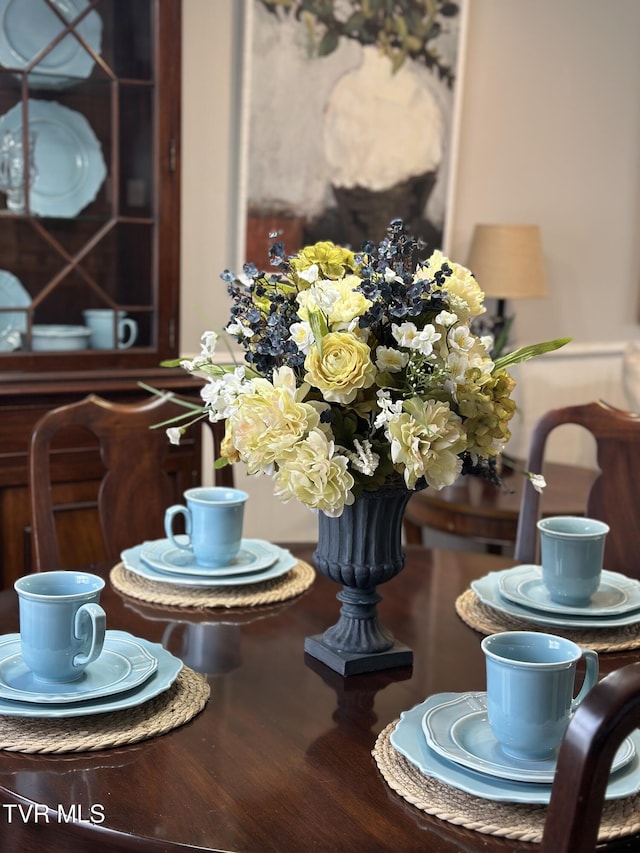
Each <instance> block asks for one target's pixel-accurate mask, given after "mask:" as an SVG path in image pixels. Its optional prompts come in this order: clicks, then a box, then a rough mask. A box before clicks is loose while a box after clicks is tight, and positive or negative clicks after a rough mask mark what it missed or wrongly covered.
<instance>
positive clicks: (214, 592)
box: [109, 560, 316, 608]
mask: <svg viewBox="0 0 640 853" xmlns="http://www.w3.org/2000/svg"><path fill="white" fill-rule="evenodd" d="M315 576H316V573H315V571H314V570H313V569H312V568H311V566H310V565H308V563H305V562H303V561H302V560H298V562H297V563H296V564H295V566H294V567H293V568H292V569H291V571H290V572H287V573H286V574H284V575H282V576H281V577H279V578H273V580H269V581H264V582H263V583H254V584H248V585H247V586H218V587H206V588H204V587H193V586H180V587H178V586H175V584H171V583H160V582H157V583H156V581H150V580H147V579H146V578H141V577H140V576H139V575H136V574H135V573H134V572H130V571H129V570H128V569H126V568H125V566H124V563H118V565H117V566H114V567H113V569H111V574H110V575H109V577H110V580H111V583H112V585H113V587H114V588H115V589H117V590H118V592H122V593H124V594H125V595H129V596H131V597H132V598H137V599H140V600H141V601H148V602H150V603H152V604H167V605H171V606H177V607H199V608H203V607H212V608H213V607H254V606H257V605H260V604H276V603H278V602H280V601H287V600H288V599H289V598H295V597H296V596H297V595H300V594H301V593H303V592H304V591H305V590H306V589H308V588H309V587H310V586H311V584H312V583H313V581H314V580H315Z"/></svg>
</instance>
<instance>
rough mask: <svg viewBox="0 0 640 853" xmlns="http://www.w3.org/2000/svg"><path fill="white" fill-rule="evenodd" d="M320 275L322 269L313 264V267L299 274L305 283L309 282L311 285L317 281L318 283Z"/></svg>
mask: <svg viewBox="0 0 640 853" xmlns="http://www.w3.org/2000/svg"><path fill="white" fill-rule="evenodd" d="M319 275H320V269H319V267H318V264H311V266H310V267H307V269H306V270H300V271H299V272H298V276H299V278H302V279H304V280H305V281H308V282H309V284H313V283H314V282H315V281H317V280H318V276H319Z"/></svg>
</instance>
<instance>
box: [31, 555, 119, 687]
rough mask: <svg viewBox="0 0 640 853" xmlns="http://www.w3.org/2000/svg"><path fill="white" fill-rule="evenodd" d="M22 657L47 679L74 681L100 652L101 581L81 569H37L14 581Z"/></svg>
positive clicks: (102, 626)
mask: <svg viewBox="0 0 640 853" xmlns="http://www.w3.org/2000/svg"><path fill="white" fill-rule="evenodd" d="M14 588H15V590H16V592H17V593H18V603H19V608H20V646H21V652H22V659H23V660H24V662H25V664H26V665H27V666H28V667H29V669H30V670H31V671H32V672H33V674H34V676H35V677H36V678H37V679H39V680H41V681H47V682H67V681H76V680H77V679H78V678H80V677H81V676H82V674H83V672H84V671H85V669H86V667H87V666H88V665H89V664H90V663H91V662H92V661H94V660H95V659H96V658H97V657H98V656H99V655H100V653H101V652H102V647H103V644H104V635H105V624H106V616H105V612H104V610H103V609H102V607H100V605H99V604H98V602H99V600H100V593H101V592H102V590H103V589H104V581H103V580H102V578H99V577H98V576H97V575H91V574H87V573H86V572H72V571H68V572H40V573H37V574H33V575H25V576H24V577H21V578H18V580H17V581H16V582H15V584H14Z"/></svg>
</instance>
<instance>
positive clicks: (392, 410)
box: [373, 388, 402, 429]
mask: <svg viewBox="0 0 640 853" xmlns="http://www.w3.org/2000/svg"><path fill="white" fill-rule="evenodd" d="M376 397H377V400H378V408H379V409H380V411H379V412H378V414H377V415H376V419H375V421H374V422H373V426H374V429H380V427H386V426H387V425H388V423H389V421H390V420H391V419H392V418H394V417H396V416H397V415H399V414H400V413H401V412H402V400H396V401H395V402H394V401H393V400H392V399H391V395H390V394H389V392H388V391H384V390H383V389H382V388H380V389H379V390H378V393H377V394H376Z"/></svg>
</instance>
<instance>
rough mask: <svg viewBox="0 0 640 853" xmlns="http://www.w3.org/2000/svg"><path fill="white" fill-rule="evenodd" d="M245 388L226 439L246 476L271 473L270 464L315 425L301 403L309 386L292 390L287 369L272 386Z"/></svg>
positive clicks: (313, 413) (312, 410)
mask: <svg viewBox="0 0 640 853" xmlns="http://www.w3.org/2000/svg"><path fill="white" fill-rule="evenodd" d="M247 385H248V386H249V387H248V389H247V391H246V392H245V393H243V394H242V395H241V396H239V397H238V404H237V406H236V407H235V408H233V409H232V411H231V413H230V415H229V418H228V421H227V431H228V435H229V436H230V437H231V438H230V441H231V443H232V444H233V447H235V449H236V451H237V454H238V455H239V457H240V459H241V460H242V461H243V462H244V463H245V465H246V466H247V473H248V474H259V473H261V472H268V473H271V472H272V470H273V465H274V463H275V462H277V460H278V459H279V458H280V457H281V456H282V455H283V454H284V453H285V452H286V451H287V450H289V449H290V448H291V447H293V446H294V445H295V444H296V443H297V442H298V441H300V440H301V439H302V438H304V437H305V436H306V435H307V433H308V432H309V430H311V429H313V428H314V427H316V426H317V425H318V422H319V420H320V415H319V413H318V410H317V408H316V407H314V406H312V405H311V404H310V403H304V402H302V400H303V399H304V396H305V395H306V392H307V390H308V387H309V386H308V385H307V386H304V385H303V386H301V387H300V388H298V389H296V380H295V376H294V373H293V371H292V370H291V368H289V367H282V368H280V370H277V371H276V372H275V373H274V377H273V384H272V383H271V382H269V381H268V380H266V379H253V380H251V381H250V382H248V383H247ZM225 438H226V436H225ZM227 447H228V444H227V443H225V448H227ZM227 458H230V457H229V454H228V453H227Z"/></svg>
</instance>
